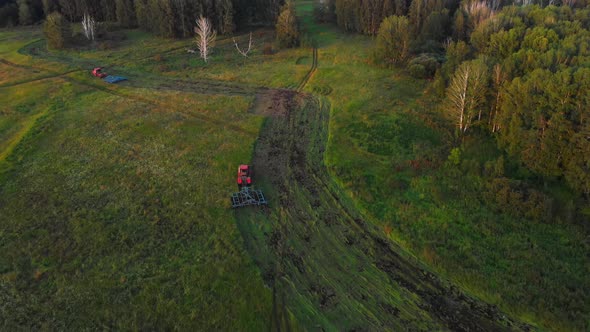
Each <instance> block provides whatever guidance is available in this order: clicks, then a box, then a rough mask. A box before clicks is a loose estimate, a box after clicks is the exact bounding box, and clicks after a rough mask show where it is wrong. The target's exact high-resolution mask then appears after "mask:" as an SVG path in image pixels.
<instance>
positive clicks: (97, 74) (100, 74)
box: [92, 67, 107, 78]
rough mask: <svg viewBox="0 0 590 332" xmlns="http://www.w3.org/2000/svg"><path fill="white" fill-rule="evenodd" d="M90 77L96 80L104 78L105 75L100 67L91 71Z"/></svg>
mask: <svg viewBox="0 0 590 332" xmlns="http://www.w3.org/2000/svg"><path fill="white" fill-rule="evenodd" d="M92 75H93V76H95V77H98V78H105V77H107V74H105V73H103V72H102V67H96V68H94V69H93V70H92Z"/></svg>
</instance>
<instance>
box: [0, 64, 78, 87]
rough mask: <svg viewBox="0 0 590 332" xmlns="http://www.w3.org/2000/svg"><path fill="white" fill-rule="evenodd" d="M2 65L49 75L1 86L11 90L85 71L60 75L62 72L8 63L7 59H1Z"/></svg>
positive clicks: (74, 70) (74, 71)
mask: <svg viewBox="0 0 590 332" xmlns="http://www.w3.org/2000/svg"><path fill="white" fill-rule="evenodd" d="M0 63H2V64H5V65H7V66H10V67H14V68H21V69H25V70H28V71H31V72H32V71H35V72H46V73H47V75H42V76H39V77H35V78H31V79H24V80H19V81H14V82H8V83H3V84H0V88H9V87H14V86H17V85H22V84H27V83H32V82H38V81H43V80H48V79H52V78H58V77H62V76H65V75H68V74H72V73H76V72H79V71H83V69H73V70H68V71H66V72H62V73H60V72H54V71H52V70H47V69H43V68H38V67H33V66H27V65H23V64H18V63H14V62H11V61H8V60H6V59H2V58H0Z"/></svg>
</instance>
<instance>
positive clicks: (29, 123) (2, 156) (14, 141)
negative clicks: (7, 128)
mask: <svg viewBox="0 0 590 332" xmlns="http://www.w3.org/2000/svg"><path fill="white" fill-rule="evenodd" d="M48 113H49V108H45V110H44V111H42V112H39V113H37V114H35V115H32V116H30V117H29V118H27V119H26V120H25V121H24V123H23V126H22V128H21V129H20V130H19V131H18V132H16V133H15V134H14V135H13V136H12V137H11V138H10V139H9V142H8V145H7V146H6V147H5V148H4V150H3V151H0V163H2V162H4V161H5V160H6V158H7V157H8V156H9V155H10V154H11V153H12V151H14V149H15V148H16V147H17V145H18V144H19V143H20V142H21V141H22V139H23V138H24V137H25V136H26V135H27V134H28V133H29V132H30V131H31V129H33V127H35V124H36V123H37V120H39V119H40V118H42V117H43V116H45V115H47V114H48Z"/></svg>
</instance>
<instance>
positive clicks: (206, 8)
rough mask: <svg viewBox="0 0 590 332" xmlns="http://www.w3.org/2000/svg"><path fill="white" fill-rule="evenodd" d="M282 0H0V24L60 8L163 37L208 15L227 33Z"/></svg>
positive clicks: (256, 20) (185, 31)
mask: <svg viewBox="0 0 590 332" xmlns="http://www.w3.org/2000/svg"><path fill="white" fill-rule="evenodd" d="M283 2H284V1H282V0H256V1H248V0H99V1H91V0H17V1H2V2H0V26H7V25H15V24H21V25H27V24H32V23H35V22H39V21H41V20H43V19H44V18H45V17H46V16H47V15H48V14H49V13H51V12H54V11H59V12H61V13H62V14H63V15H64V16H65V17H66V18H67V19H68V20H70V21H80V20H81V19H82V17H83V16H84V14H89V15H91V16H92V17H94V18H95V19H96V20H97V21H109V22H118V23H119V24H120V25H121V26H122V27H141V28H142V29H144V30H147V31H151V32H154V33H156V34H158V35H161V36H164V37H186V36H190V35H192V34H193V26H194V21H195V19H196V18H197V17H199V16H200V15H203V16H205V17H208V18H210V19H211V21H212V22H213V24H214V25H215V29H216V30H217V31H218V32H220V33H222V34H226V33H230V32H232V31H233V30H234V29H235V28H236V27H239V26H243V25H247V24H250V25H252V24H254V25H257V24H264V25H269V24H272V23H274V20H275V18H276V17H277V16H278V12H279V9H280V6H281V5H282V4H283Z"/></svg>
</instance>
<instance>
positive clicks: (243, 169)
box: [237, 165, 252, 188]
mask: <svg viewBox="0 0 590 332" xmlns="http://www.w3.org/2000/svg"><path fill="white" fill-rule="evenodd" d="M237 182H238V188H242V187H249V186H251V185H252V168H251V167H250V165H240V167H238V180H237Z"/></svg>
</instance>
